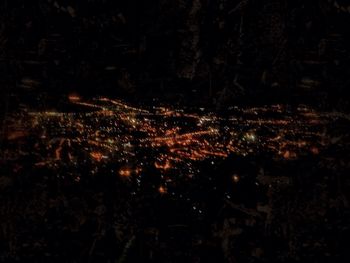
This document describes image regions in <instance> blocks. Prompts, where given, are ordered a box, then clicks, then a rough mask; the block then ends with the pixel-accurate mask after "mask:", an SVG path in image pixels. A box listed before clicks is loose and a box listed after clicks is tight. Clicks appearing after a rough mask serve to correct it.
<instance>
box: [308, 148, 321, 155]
mask: <svg viewBox="0 0 350 263" xmlns="http://www.w3.org/2000/svg"><path fill="white" fill-rule="evenodd" d="M310 151H311V152H312V153H313V154H315V155H317V154H319V153H320V150H319V149H318V148H317V147H311V149H310Z"/></svg>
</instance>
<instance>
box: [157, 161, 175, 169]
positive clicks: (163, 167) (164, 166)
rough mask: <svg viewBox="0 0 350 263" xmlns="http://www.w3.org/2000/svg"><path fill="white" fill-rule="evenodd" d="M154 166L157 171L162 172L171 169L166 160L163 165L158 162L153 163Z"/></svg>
mask: <svg viewBox="0 0 350 263" xmlns="http://www.w3.org/2000/svg"><path fill="white" fill-rule="evenodd" d="M154 166H155V167H156V168H157V169H163V170H168V169H170V168H171V165H170V162H169V160H166V161H165V163H164V164H162V163H159V162H155V163H154Z"/></svg>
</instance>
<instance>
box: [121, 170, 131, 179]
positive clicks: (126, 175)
mask: <svg viewBox="0 0 350 263" xmlns="http://www.w3.org/2000/svg"><path fill="white" fill-rule="evenodd" d="M119 175H121V176H123V177H129V176H130V175H131V170H130V169H128V168H122V169H120V171H119Z"/></svg>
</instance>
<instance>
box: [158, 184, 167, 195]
mask: <svg viewBox="0 0 350 263" xmlns="http://www.w3.org/2000/svg"><path fill="white" fill-rule="evenodd" d="M158 192H159V193H160V194H166V193H167V192H168V190H167V189H166V187H165V186H162V185H161V186H159V188H158Z"/></svg>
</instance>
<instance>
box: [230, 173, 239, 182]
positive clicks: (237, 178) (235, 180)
mask: <svg viewBox="0 0 350 263" xmlns="http://www.w3.org/2000/svg"><path fill="white" fill-rule="evenodd" d="M232 180H233V182H235V183H238V182H239V180H240V177H239V175H237V174H234V175H232Z"/></svg>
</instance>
